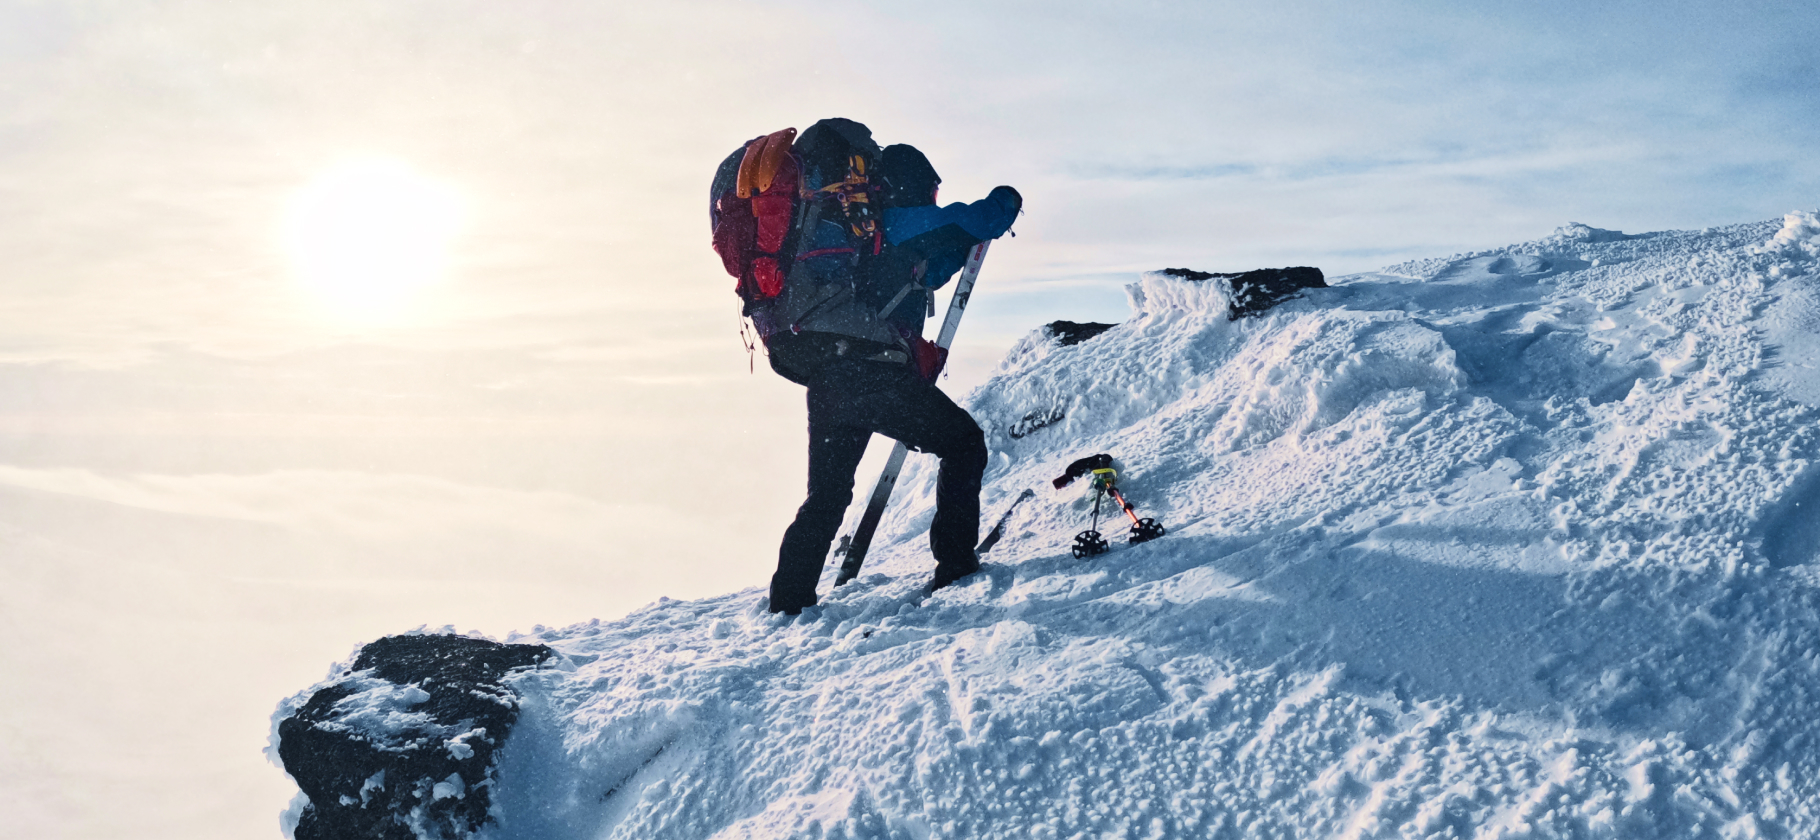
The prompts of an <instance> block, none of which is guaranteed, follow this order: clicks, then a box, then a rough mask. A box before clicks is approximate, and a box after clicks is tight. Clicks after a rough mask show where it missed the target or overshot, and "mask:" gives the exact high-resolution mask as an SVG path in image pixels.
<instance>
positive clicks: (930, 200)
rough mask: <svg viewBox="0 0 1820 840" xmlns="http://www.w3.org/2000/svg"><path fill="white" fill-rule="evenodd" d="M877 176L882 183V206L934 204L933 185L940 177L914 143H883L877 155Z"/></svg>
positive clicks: (940, 181)
mask: <svg viewBox="0 0 1820 840" xmlns="http://www.w3.org/2000/svg"><path fill="white" fill-rule="evenodd" d="M878 166H879V175H880V176H882V178H883V180H884V182H885V195H884V199H885V206H886V207H921V206H923V205H926V204H934V203H935V188H936V187H938V186H940V185H941V183H942V176H940V175H937V174H935V167H933V166H930V165H929V159H928V158H927V157H924V156H923V153H922V152H920V151H918V150H917V148H916V147H915V146H911V145H908V144H904V143H899V144H897V145H895V146H886V147H885V151H884V153H883V154H881V155H880V156H879V164H878Z"/></svg>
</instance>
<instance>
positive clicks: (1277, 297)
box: [1162, 265, 1327, 321]
mask: <svg viewBox="0 0 1820 840" xmlns="http://www.w3.org/2000/svg"><path fill="white" fill-rule="evenodd" d="M1162 273H1163V274H1167V275H1169V276H1170V277H1180V278H1182V279H1183V280H1190V281H1193V282H1197V283H1199V282H1204V281H1207V280H1223V281H1225V282H1226V284H1227V285H1228V286H1229V287H1230V288H1231V289H1232V308H1231V309H1229V310H1228V311H1227V313H1226V317H1227V318H1229V319H1231V320H1234V321H1236V320H1238V319H1240V318H1243V317H1245V316H1248V315H1257V314H1259V313H1262V312H1264V311H1265V310H1267V309H1269V308H1270V307H1272V306H1275V305H1277V304H1279V303H1282V302H1283V301H1285V300H1288V299H1289V298H1291V297H1294V296H1295V295H1296V294H1297V293H1298V292H1301V291H1302V290H1303V289H1325V288H1327V278H1326V277H1323V276H1322V275H1321V270H1320V269H1318V268H1313V267H1310V266H1305V265H1304V266H1293V267H1290V268H1260V269H1256V270H1253V271H1242V272H1238V273H1233V274H1221V273H1217V272H1212V271H1195V270H1194V269H1192V268H1165V269H1163V271H1162Z"/></svg>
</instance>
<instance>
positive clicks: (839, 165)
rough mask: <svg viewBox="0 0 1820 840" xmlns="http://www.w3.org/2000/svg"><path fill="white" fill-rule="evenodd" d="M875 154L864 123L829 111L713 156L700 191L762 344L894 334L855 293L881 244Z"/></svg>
mask: <svg viewBox="0 0 1820 840" xmlns="http://www.w3.org/2000/svg"><path fill="white" fill-rule="evenodd" d="M879 155H880V152H879V148H878V144H877V143H875V142H873V140H872V132H871V130H869V129H867V128H866V127H865V126H864V125H861V124H860V123H857V122H854V121H852V120H846V119H838V118H836V119H826V120H822V121H820V122H817V123H815V124H814V125H812V126H810V127H809V128H808V129H807V130H805V131H803V133H802V135H801V136H800V137H798V136H797V133H796V130H795V129H789V128H786V129H784V130H782V131H777V132H773V133H771V134H767V135H764V136H762V137H756V138H753V139H752V140H750V141H748V142H747V143H745V144H744V145H743V146H741V147H740V148H739V149H736V150H734V152H733V154H731V155H728V156H727V158H726V160H724V161H722V162H721V165H720V168H719V170H717V171H716V173H715V176H714V183H713V185H712V187H711V188H710V194H709V218H710V222H711V224H712V230H713V241H714V250H715V252H716V253H718V254H719V255H720V258H721V264H722V265H723V266H724V267H725V268H726V270H727V273H728V274H730V275H732V276H733V277H734V278H736V279H737V283H736V284H735V286H734V290H735V292H736V293H737V294H738V295H739V297H740V300H741V301H743V302H744V314H746V315H747V316H749V317H751V318H752V323H753V325H754V326H755V327H756V328H757V329H758V333H759V336H760V337H761V338H763V339H765V341H766V343H767V344H770V343H771V339H772V337H773V336H775V335H777V334H778V333H780V332H786V331H787V332H790V333H802V332H816V333H824V334H832V335H842V336H851V337H854V338H859V339H862V340H864V341H872V342H877V343H899V339H898V338H897V337H896V336H894V335H893V334H892V333H891V332H890V330H889V328H888V327H887V326H886V325H884V324H883V323H882V321H881V320H880V319H879V318H878V317H877V314H876V313H874V312H872V311H871V310H870V309H868V308H866V307H863V306H860V305H859V303H858V299H857V285H858V283H860V282H861V281H862V280H863V278H864V277H865V276H866V270H867V264H868V263H869V261H870V260H871V259H872V258H873V257H876V256H877V255H878V254H879V253H880V251H881V250H882V248H883V246H884V231H883V228H882V226H881V225H880V222H879V217H878V213H879V204H878V201H877V197H878V195H879V193H880V192H881V189H882V185H880V184H878V183H875V181H874V179H873V174H874V173H875V171H876V169H877V164H878V160H879ZM775 364H776V360H775V358H774V359H773V365H774V366H775ZM780 372H781V371H780Z"/></svg>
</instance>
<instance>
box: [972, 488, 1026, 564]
mask: <svg viewBox="0 0 1820 840" xmlns="http://www.w3.org/2000/svg"><path fill="white" fill-rule="evenodd" d="M1034 498H1036V491H1035V490H1031V489H1030V488H1028V487H1026V488H1024V492H1022V493H1019V494H1017V498H1016V499H1014V500H1012V502H1011V507H1008V508H1005V513H1004V515H1003V516H1000V517H999V518H998V524H996V525H993V526H992V530H991V531H990V532H988V533H987V534H986V538H985V539H983V540H980V544H979V547H978V548H975V549H974V550H973V553H974V554H985V553H986V552H988V551H991V550H992V547H993V546H995V545H998V541H999V540H1001V539H1003V538H1004V536H1005V523H1007V522H1010V521H1011V514H1013V513H1016V512H1017V506H1018V505H1021V504H1023V503H1024V502H1026V501H1028V500H1030V499H1034Z"/></svg>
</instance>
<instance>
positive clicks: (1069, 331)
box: [1045, 321, 1118, 347]
mask: <svg viewBox="0 0 1820 840" xmlns="http://www.w3.org/2000/svg"><path fill="white" fill-rule="evenodd" d="M1116 326H1118V324H1095V323H1092V322H1088V323H1079V324H1077V323H1075V322H1073V321H1051V322H1049V324H1048V326H1047V327H1045V329H1047V330H1048V331H1049V334H1050V335H1052V336H1054V337H1055V340H1056V341H1058V342H1060V343H1061V345H1062V346H1063V347H1068V346H1070V345H1074V344H1079V343H1081V342H1083V341H1086V340H1087V339H1090V338H1092V337H1094V336H1096V335H1099V334H1100V333H1103V332H1105V331H1107V330H1109V329H1112V328H1113V327H1116Z"/></svg>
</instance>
